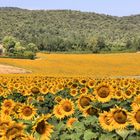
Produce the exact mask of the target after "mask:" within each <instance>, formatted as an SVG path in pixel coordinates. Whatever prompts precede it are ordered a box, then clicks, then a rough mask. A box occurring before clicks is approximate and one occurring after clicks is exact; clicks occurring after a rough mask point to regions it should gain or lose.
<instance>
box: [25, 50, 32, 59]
mask: <svg viewBox="0 0 140 140" xmlns="http://www.w3.org/2000/svg"><path fill="white" fill-rule="evenodd" d="M23 58H29V59H35V53H34V52H32V51H24V53H23Z"/></svg>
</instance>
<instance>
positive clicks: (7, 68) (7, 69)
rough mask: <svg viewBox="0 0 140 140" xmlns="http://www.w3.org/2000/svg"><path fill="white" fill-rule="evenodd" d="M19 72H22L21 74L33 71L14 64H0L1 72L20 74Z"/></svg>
mask: <svg viewBox="0 0 140 140" xmlns="http://www.w3.org/2000/svg"><path fill="white" fill-rule="evenodd" d="M18 73H21V74H23V73H31V71H29V70H25V69H22V68H18V67H14V66H8V65H2V64H0V74H18Z"/></svg>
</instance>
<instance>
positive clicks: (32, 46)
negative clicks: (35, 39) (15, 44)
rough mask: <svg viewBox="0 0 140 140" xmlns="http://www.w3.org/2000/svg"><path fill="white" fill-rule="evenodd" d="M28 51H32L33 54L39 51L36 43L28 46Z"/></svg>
mask: <svg viewBox="0 0 140 140" xmlns="http://www.w3.org/2000/svg"><path fill="white" fill-rule="evenodd" d="M26 50H28V51H32V52H37V51H38V48H37V46H36V45H35V44H34V43H29V44H28V45H27V48H26Z"/></svg>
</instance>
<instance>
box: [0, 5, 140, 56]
mask: <svg viewBox="0 0 140 140" xmlns="http://www.w3.org/2000/svg"><path fill="white" fill-rule="evenodd" d="M0 23H1V24H0V42H1V43H2V41H3V38H4V37H5V36H12V37H14V38H16V39H17V40H19V42H20V43H17V44H16V46H20V45H21V44H22V45H21V46H24V47H25V48H26V47H27V46H28V44H29V43H30V42H32V43H33V44H35V46H37V48H38V50H40V51H50V52H54V51H68V52H72V51H87V52H88V51H90V52H93V53H99V52H115V51H137V50H140V46H139V44H140V43H139V42H140V41H139V40H140V26H139V25H140V15H134V16H127V17H115V16H109V15H103V14H97V13H89V12H80V11H72V10H26V9H19V8H10V7H7V8H0Z"/></svg>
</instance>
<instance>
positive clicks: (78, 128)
mask: <svg viewBox="0 0 140 140" xmlns="http://www.w3.org/2000/svg"><path fill="white" fill-rule="evenodd" d="M73 127H74V128H75V130H76V131H78V132H79V131H84V130H85V126H84V124H83V122H74V123H73Z"/></svg>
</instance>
